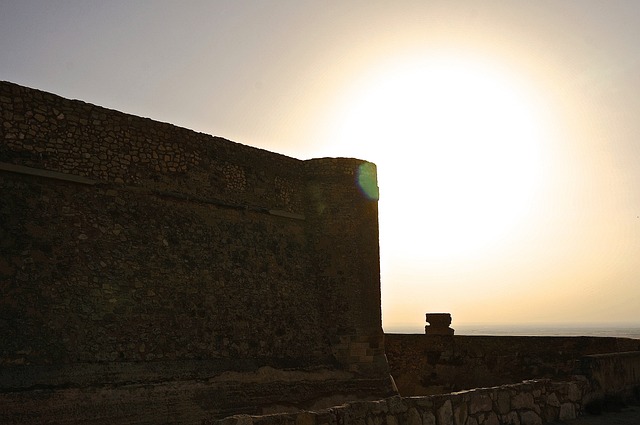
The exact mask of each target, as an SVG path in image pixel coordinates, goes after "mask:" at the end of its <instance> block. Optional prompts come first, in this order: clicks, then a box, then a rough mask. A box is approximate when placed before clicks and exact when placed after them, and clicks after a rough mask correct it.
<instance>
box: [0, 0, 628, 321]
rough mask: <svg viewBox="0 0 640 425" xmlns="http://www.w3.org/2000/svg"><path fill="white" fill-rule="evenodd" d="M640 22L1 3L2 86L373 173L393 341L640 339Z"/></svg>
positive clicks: (610, 14) (556, 9)
mask: <svg viewBox="0 0 640 425" xmlns="http://www.w3.org/2000/svg"><path fill="white" fill-rule="evenodd" d="M638 40H640V3H636V2H631V1H615V0H614V1H607V2H603V1H590V0H589V1H587V0H585V1H581V2H566V1H565V2H560V1H554V2H551V1H538V2H502V1H500V2H497V1H496V2H494V1H487V2H470V1H469V2H448V1H398V2H379V1H371V0H368V1H347V2H343V1H325V2H318V1H304V0H302V1H300V0H296V1H293V0H285V1H182V2H175V1H161V0H153V1H151V0H146V1H142V0H140V1H135V0H134V1H130V0H127V1H121V0H116V1H104V2H98V1H85V0H76V1H57V2H56V1H54V2H51V1H44V0H43V1H29V0H27V1H6V0H5V1H0V52H1V54H2V56H1V57H2V60H0V80H7V81H11V82H15V83H18V84H21V85H25V86H28V87H33V88H38V89H42V90H45V91H49V92H53V93H56V94H58V95H61V96H64V97H67V98H76V99H81V100H84V101H86V102H89V103H94V104H97V105H100V106H104V107H108V108H112V109H117V110H120V111H123V112H127V113H130V114H135V115H140V116H145V117H149V118H152V119H155V120H159V121H166V122H170V123H172V124H175V125H178V126H183V127H186V128H190V129H193V130H196V131H200V132H204V133H208V134H212V135H216V136H221V137H225V138H227V139H230V140H233V141H235V142H238V143H242V144H246V145H250V146H255V147H259V148H263V149H267V150H270V151H274V152H279V153H282V154H285V155H290V156H293V157H297V158H301V159H308V158H314V157H324V156H334V157H335V156H349V157H357V158H361V159H366V160H369V161H372V162H374V163H376V164H377V169H378V184H379V187H380V201H379V220H380V251H381V285H382V309H383V326H384V328H385V330H386V331H400V330H402V331H411V332H421V331H422V329H423V326H424V314H425V313H426V312H450V313H451V314H452V316H453V323H452V327H453V328H455V327H456V324H460V325H468V324H474V323H485V324H487V323H494V324H528V323H552V324H613V323H635V324H640V313H639V311H640V261H638V258H639V256H640V120H639V119H638V118H637V114H638V111H640V49H638Z"/></svg>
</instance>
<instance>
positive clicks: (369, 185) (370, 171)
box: [356, 162, 380, 200]
mask: <svg viewBox="0 0 640 425" xmlns="http://www.w3.org/2000/svg"><path fill="white" fill-rule="evenodd" d="M356 182H357V184H358V187H359V188H360V191H361V192H362V194H363V195H364V196H366V197H367V198H368V199H372V200H378V199H379V198H380V192H379V190H378V180H377V176H376V166H375V165H374V164H372V163H370V162H366V163H364V164H360V166H359V167H358V172H357V175H356Z"/></svg>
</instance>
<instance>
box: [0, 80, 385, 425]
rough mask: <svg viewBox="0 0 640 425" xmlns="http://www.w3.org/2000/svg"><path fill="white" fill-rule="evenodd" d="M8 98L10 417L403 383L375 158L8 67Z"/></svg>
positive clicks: (5, 251) (5, 335) (238, 407)
mask: <svg viewBox="0 0 640 425" xmlns="http://www.w3.org/2000/svg"><path fill="white" fill-rule="evenodd" d="M0 115H1V116H2V126H0V185H1V187H2V199H1V201H0V252H1V255H0V338H1V341H0V411H2V412H3V413H1V414H0V422H3V423H4V422H9V419H12V420H14V419H15V418H22V420H24V421H25V422H26V423H28V422H29V421H30V419H32V420H33V421H34V422H37V421H38V420H39V419H42V418H45V417H46V418H49V419H51V420H54V421H58V422H60V423H75V422H74V421H77V422H78V423H80V422H83V421H90V422H93V423H100V420H104V422H105V423H127V419H126V418H131V417H133V416H135V417H138V418H139V417H145V421H143V422H136V423H158V422H160V423H164V422H163V420H164V421H166V420H167V419H166V418H167V417H170V418H171V417H173V418H175V419H176V422H181V423H190V422H194V423H196V422H197V421H198V420H199V419H198V418H202V417H203V413H206V414H207V416H208V417H222V416H225V415H228V414H233V413H239V412H246V413H254V414H255V413H263V412H268V411H277V410H286V409H290V408H310V407H314V406H323V405H330V404H331V403H333V402H336V401H340V400H357V399H374V398H379V397H382V396H387V395H389V394H393V393H394V390H393V387H392V383H391V380H390V378H389V374H388V366H387V362H386V358H385V355H384V346H383V333H382V327H381V312H380V282H379V250H378V226H377V193H376V190H377V186H376V182H375V166H374V165H373V164H370V163H367V162H365V161H360V160H356V159H345V158H324V159H314V160H309V161H301V160H297V159H294V158H289V157H286V156H282V155H278V154H275V153H271V152H267V151H264V150H260V149H256V148H251V147H248V146H244V145H240V144H237V143H233V142H230V141H228V140H224V139H222V138H219V137H212V136H209V135H206V134H201V133H196V132H194V131H190V130H187V129H184V128H179V127H176V126H173V125H170V124H166V123H161V122H156V121H152V120H150V119H145V118H140V117H135V116H132V115H128V114H124V113H121V112H118V111H113V110H109V109H105V108H102V107H98V106H95V105H91V104H88V103H84V102H81V101H75V100H68V99H64V98H61V97H59V96H56V95H53V94H50V93H45V92H42V91H39V90H34V89H30V88H26V87H22V86H19V85H16V84H13V83H9V82H0ZM2 415H4V416H2ZM145 415H146V416H145ZM172 415H173V416H172ZM159 418H164V419H159ZM15 420H16V421H17V422H16V423H20V422H19V421H18V419H15ZM65 421H67V422H65Z"/></svg>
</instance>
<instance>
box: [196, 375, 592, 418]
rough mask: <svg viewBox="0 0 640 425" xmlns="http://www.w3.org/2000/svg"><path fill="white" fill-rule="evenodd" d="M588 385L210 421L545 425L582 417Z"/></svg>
mask: <svg viewBox="0 0 640 425" xmlns="http://www.w3.org/2000/svg"><path fill="white" fill-rule="evenodd" d="M587 388H588V384H587V383H586V381H569V382H556V383H553V382H551V381H548V380H540V381H527V382H523V383H520V384H514V385H506V386H501V387H494V388H479V389H475V390H471V391H463V392H458V393H451V394H442V395H436V396H426V397H404V398H403V397H399V396H396V397H391V398H387V399H385V400H379V401H370V402H356V403H350V404H345V405H342V406H338V407H334V408H330V409H326V410H320V411H305V412H299V413H290V414H277V415H266V416H248V415H236V416H231V417H228V418H225V419H222V420H205V421H204V422H203V423H204V424H215V425H281V424H291V425H294V424H295V425H340V424H357V425H500V424H513V425H542V424H544V423H548V422H553V421H557V420H561V421H566V420H571V419H575V418H576V417H577V415H578V414H580V413H581V405H582V404H581V402H582V401H583V397H584V394H586V389H587Z"/></svg>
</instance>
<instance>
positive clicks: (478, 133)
mask: <svg viewBox="0 0 640 425" xmlns="http://www.w3.org/2000/svg"><path fill="white" fill-rule="evenodd" d="M527 95H528V93H527V92H526V91H525V90H523V89H522V87H519V86H518V85H517V84H516V83H515V82H514V80H513V79H508V78H507V76H506V74H505V73H501V72H499V71H498V70H496V69H493V68H491V67H488V66H486V65H484V64H483V63H482V62H479V61H476V62H472V61H469V60H460V59H453V58H447V57H440V58H431V59H423V60H415V59H412V60H410V61H404V62H399V63H398V65H395V66H387V67H384V69H382V70H381V71H379V72H376V73H375V74H374V75H372V76H369V77H368V78H363V80H362V83H361V84H360V85H359V86H358V87H357V88H356V89H355V90H354V91H350V92H349V93H346V94H345V101H344V102H343V105H344V109H342V110H341V111H340V116H339V118H337V119H336V120H337V121H338V122H339V123H340V124H339V126H338V130H337V132H336V134H335V135H334V136H333V140H334V141H335V142H336V144H337V145H338V146H337V149H336V151H338V152H341V153H342V154H344V155H349V156H358V157H363V158H365V159H368V160H371V161H373V162H375V163H377V165H378V180H379V185H380V232H381V233H380V239H381V245H382V247H383V255H390V256H392V257H397V258H402V259H403V260H406V261H407V262H412V261H415V260H421V259H423V260H424V259H439V260H441V259H446V260H448V261H453V260H456V261H457V260H464V259H467V258H470V257H477V256H478V255H479V254H481V253H485V254H486V252H487V251H493V250H495V249H496V248H497V246H499V245H501V243H502V242H504V241H505V240H508V239H509V237H510V235H511V233H512V232H513V231H514V229H515V228H516V226H526V220H527V218H528V216H529V215H530V213H531V211H532V209H534V208H535V206H536V205H535V202H536V199H535V198H536V194H537V193H538V191H539V187H540V184H541V181H542V179H543V177H544V176H543V175H542V173H541V167H542V156H543V152H542V151H543V143H542V141H541V140H542V136H541V134H540V122H539V120H538V117H537V116H536V114H537V111H536V108H535V106H534V103H533V100H532V99H530V98H528V97H527ZM387 250H388V251H387ZM389 259H390V258H389V257H386V260H389ZM383 260H384V259H383Z"/></svg>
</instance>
